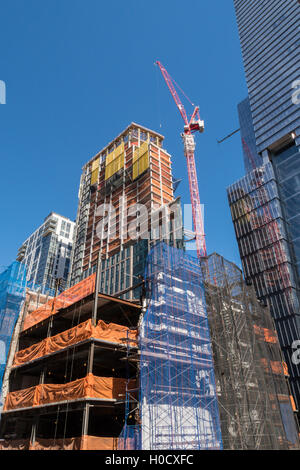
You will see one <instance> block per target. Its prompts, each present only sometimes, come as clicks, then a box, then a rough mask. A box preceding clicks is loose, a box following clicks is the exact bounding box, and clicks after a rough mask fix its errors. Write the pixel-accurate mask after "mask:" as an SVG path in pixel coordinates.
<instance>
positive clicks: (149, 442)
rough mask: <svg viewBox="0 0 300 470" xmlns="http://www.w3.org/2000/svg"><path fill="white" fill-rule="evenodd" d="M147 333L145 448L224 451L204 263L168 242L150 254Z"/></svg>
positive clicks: (143, 334)
mask: <svg viewBox="0 0 300 470" xmlns="http://www.w3.org/2000/svg"><path fill="white" fill-rule="evenodd" d="M145 279H146V285H147V292H148V297H149V299H148V300H149V303H148V308H147V311H146V313H145V316H144V318H143V321H142V324H141V328H140V351H141V359H140V405H139V406H140V419H141V448H142V449H151V450H160V449H177V450H185V449H194V450H200V449H221V448H222V438H221V428H220V420H219V410H218V402H217V396H216V386H215V376H214V368H213V358H212V348H211V340H210V333H209V326H208V319H207V314H206V306H205V296H204V288H203V283H202V273H201V268H200V265H199V261H198V260H197V259H196V258H193V257H191V256H189V255H187V254H186V253H185V252H184V251H182V250H179V249H176V248H173V247H170V246H168V245H166V244H164V243H159V244H158V245H156V246H155V247H154V248H153V249H152V250H151V252H150V253H149V256H148V263H147V268H146V273H145Z"/></svg>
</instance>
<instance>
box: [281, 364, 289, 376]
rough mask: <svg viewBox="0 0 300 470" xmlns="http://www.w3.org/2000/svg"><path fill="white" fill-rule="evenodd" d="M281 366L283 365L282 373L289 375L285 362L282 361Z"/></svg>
mask: <svg viewBox="0 0 300 470" xmlns="http://www.w3.org/2000/svg"><path fill="white" fill-rule="evenodd" d="M282 367H283V371H284V375H286V376H288V375H289V370H288V366H287V363H286V362H283V363H282Z"/></svg>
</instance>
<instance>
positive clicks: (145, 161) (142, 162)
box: [132, 151, 149, 180]
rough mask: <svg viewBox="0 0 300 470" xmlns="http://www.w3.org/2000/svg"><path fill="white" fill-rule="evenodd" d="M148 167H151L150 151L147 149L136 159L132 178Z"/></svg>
mask: <svg viewBox="0 0 300 470" xmlns="http://www.w3.org/2000/svg"><path fill="white" fill-rule="evenodd" d="M147 168H149V152H148V151H146V152H145V153H144V154H143V155H141V157H139V158H138V159H136V161H135V162H134V163H133V165H132V179H133V180H135V179H136V178H137V177H138V176H140V175H141V174H142V173H143V172H144V171H145V170H146V169H147Z"/></svg>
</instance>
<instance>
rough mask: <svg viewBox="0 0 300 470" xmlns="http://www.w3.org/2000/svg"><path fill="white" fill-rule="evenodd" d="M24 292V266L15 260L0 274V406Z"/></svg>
mask: <svg viewBox="0 0 300 470" xmlns="http://www.w3.org/2000/svg"><path fill="white" fill-rule="evenodd" d="M25 293H26V268H25V265H24V264H21V263H19V262H18V261H15V262H14V263H12V264H11V265H10V266H9V267H8V268H7V269H6V270H5V271H3V272H2V273H1V274H0V407H1V406H2V381H3V375H4V371H5V367H6V361H7V355H8V351H9V347H10V342H11V338H12V335H13V331H14V327H15V324H16V321H17V319H18V316H19V313H20V308H21V304H22V302H23V300H24V299H25Z"/></svg>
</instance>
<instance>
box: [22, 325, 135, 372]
mask: <svg viewBox="0 0 300 470" xmlns="http://www.w3.org/2000/svg"><path fill="white" fill-rule="evenodd" d="M127 334H128V338H129V339H131V340H133V341H134V340H136V338H137V330H129V329H128V328H126V327H125V326H121V325H117V324H115V323H105V322H104V321H103V320H99V322H98V323H97V326H96V327H94V326H92V320H91V319H90V320H87V321H86V322H84V323H80V324H79V325H77V326H74V328H71V329H69V330H66V331H63V332H62V333H59V334H57V335H55V336H51V337H49V338H45V339H44V340H43V341H41V342H40V343H37V344H33V345H32V346H30V347H29V348H26V349H22V350H21V351H18V352H17V353H16V354H15V357H14V363H13V366H19V365H21V364H25V363H26V362H30V361H33V360H34V359H37V358H39V357H42V356H45V355H47V354H51V353H53V352H56V351H60V350H62V349H64V348H66V347H67V346H71V345H72V344H76V343H79V342H80V341H83V340H85V339H88V338H96V339H102V340H105V341H110V342H112V343H124V344H126V338H127ZM130 344H136V343H134V342H133V343H132V342H130Z"/></svg>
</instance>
